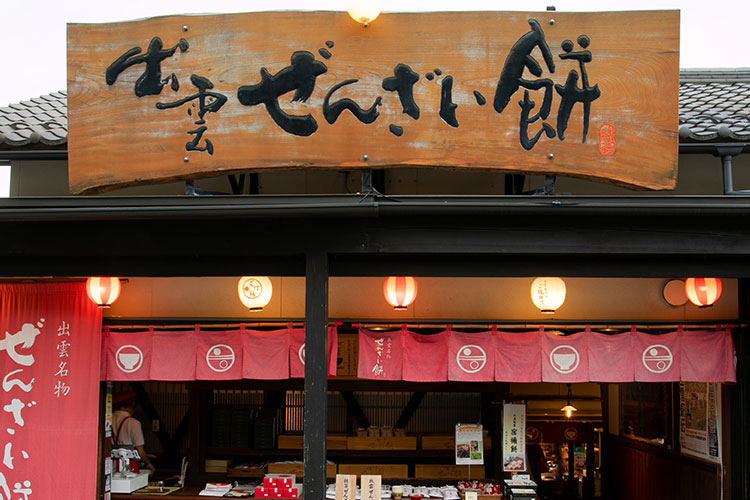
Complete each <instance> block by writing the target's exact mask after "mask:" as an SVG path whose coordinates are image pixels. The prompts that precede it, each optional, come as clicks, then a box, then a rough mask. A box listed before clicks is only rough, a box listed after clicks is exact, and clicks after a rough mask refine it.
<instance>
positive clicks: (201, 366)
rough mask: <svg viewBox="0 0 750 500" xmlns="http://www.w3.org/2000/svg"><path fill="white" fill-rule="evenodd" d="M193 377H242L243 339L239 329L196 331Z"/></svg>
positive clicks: (212, 378) (203, 378)
mask: <svg viewBox="0 0 750 500" xmlns="http://www.w3.org/2000/svg"><path fill="white" fill-rule="evenodd" d="M195 337H196V340H197V341H196V353H195V378H196V379H198V380H239V379H241V378H242V349H243V341H242V335H241V334H240V331H239V330H229V331H225V332H206V331H200V332H196V334H195Z"/></svg>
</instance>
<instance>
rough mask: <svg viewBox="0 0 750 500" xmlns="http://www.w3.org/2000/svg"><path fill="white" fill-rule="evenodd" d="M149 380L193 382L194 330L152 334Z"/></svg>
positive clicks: (195, 344) (195, 343)
mask: <svg viewBox="0 0 750 500" xmlns="http://www.w3.org/2000/svg"><path fill="white" fill-rule="evenodd" d="M152 339H153V343H152V347H153V350H152V352H151V380H195V353H196V346H197V339H196V333H195V330H187V331H177V332H172V331H169V332H154V333H153V334H152Z"/></svg>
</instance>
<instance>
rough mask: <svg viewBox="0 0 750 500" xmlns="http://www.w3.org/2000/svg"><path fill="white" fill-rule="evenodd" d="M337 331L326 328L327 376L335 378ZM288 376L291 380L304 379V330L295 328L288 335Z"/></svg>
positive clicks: (330, 327) (332, 327)
mask: <svg viewBox="0 0 750 500" xmlns="http://www.w3.org/2000/svg"><path fill="white" fill-rule="evenodd" d="M337 354H338V330H337V329H336V327H335V326H329V327H328V376H329V377H335V376H336V358H337ZM289 374H290V376H291V377H292V378H304V377H305V330H304V329H303V328H295V329H293V330H290V333H289Z"/></svg>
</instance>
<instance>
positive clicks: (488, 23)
mask: <svg viewBox="0 0 750 500" xmlns="http://www.w3.org/2000/svg"><path fill="white" fill-rule="evenodd" d="M678 47H679V12H678V11H644V12H606V13H563V12H540V13H522V12H445V13H408V14H406V13H405V14H382V15H381V16H380V17H379V18H378V19H376V20H375V21H374V22H372V23H371V24H370V26H369V27H367V28H364V27H363V26H362V25H360V24H358V23H356V22H354V21H352V19H351V18H349V16H348V15H347V14H346V13H337V12H263V13H250V14H229V15H208V16H170V17H160V18H154V19H146V20H140V21H133V22H123V23H112V24H71V25H69V26H68V116H69V131H68V143H69V144H68V145H69V172H70V188H71V191H72V192H74V193H88V192H97V191H104V190H107V189H112V188H115V187H120V186H128V185H134V184H141V183H154V182H165V181H172V180H179V179H192V178H198V177H206V176H216V175H220V174H223V173H232V172H240V171H247V170H255V171H262V170H278V169H289V168H306V169H307V168H327V169H335V168H341V169H356V168H380V167H396V166H425V167H442V168H450V169H458V170H463V169H496V170H501V171H508V172H536V173H543V174H561V175H570V176H577V177H583V178H589V179H595V180H601V181H604V182H612V183H616V184H621V185H626V186H631V187H636V188H649V189H670V188H673V187H674V185H675V180H676V168H677V124H678V116H677V98H678V84H679V48H678Z"/></svg>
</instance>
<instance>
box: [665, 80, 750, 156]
mask: <svg viewBox="0 0 750 500" xmlns="http://www.w3.org/2000/svg"><path fill="white" fill-rule="evenodd" d="M679 133H680V142H688V141H686V140H695V141H714V142H730V141H732V140H735V141H747V140H750V68H741V69H701V70H682V71H680V128H679Z"/></svg>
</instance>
